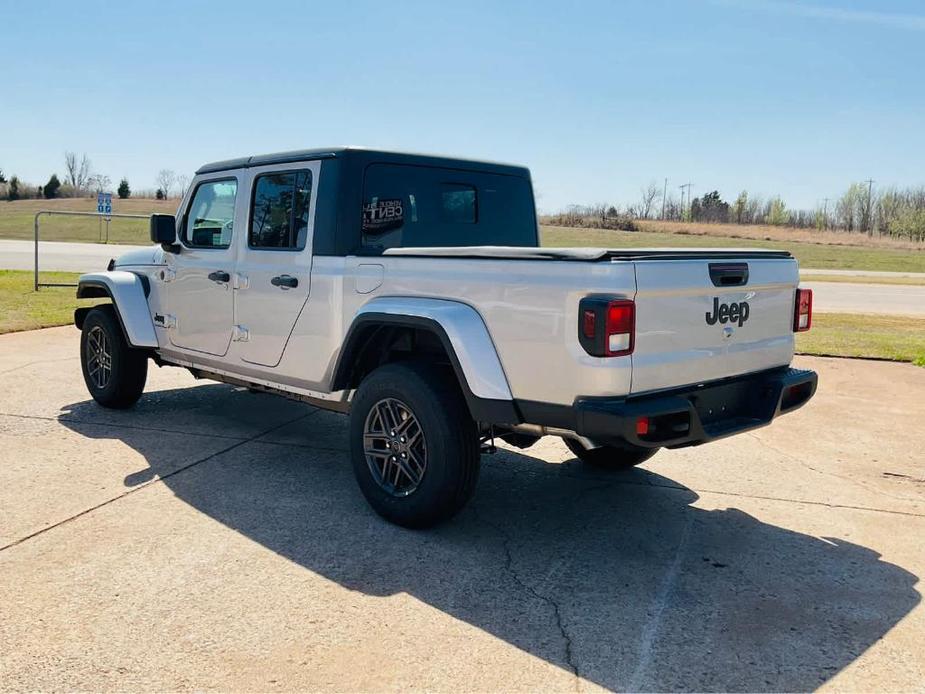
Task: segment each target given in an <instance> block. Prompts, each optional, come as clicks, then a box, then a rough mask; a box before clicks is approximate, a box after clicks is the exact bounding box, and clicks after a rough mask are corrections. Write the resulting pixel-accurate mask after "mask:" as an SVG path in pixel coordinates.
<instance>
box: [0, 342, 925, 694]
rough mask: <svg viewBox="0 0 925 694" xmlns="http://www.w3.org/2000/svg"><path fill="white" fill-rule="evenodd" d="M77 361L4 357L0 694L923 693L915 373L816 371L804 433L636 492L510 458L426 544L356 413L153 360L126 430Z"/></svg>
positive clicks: (562, 465) (631, 486) (715, 454)
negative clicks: (388, 508)
mask: <svg viewBox="0 0 925 694" xmlns="http://www.w3.org/2000/svg"><path fill="white" fill-rule="evenodd" d="M76 354H77V331H76V330H74V329H73V328H55V329H52V330H45V331H39V332H35V333H20V334H12V335H3V336H0V413H2V414H0V458H2V465H0V577H2V580H0V605H2V606H3V607H2V611H0V615H2V618H0V680H2V688H3V689H11V690H26V689H28V690H116V689H118V690H206V689H221V690H260V691H290V690H296V689H300V690H304V689H311V690H323V691H331V690H340V691H346V690H392V691H394V690H408V689H414V690H432V691H456V690H466V691H472V690H481V691H488V690H504V691H538V690H540V691H566V690H568V691H576V690H578V691H587V690H598V689H620V690H622V689H631V690H651V689H656V690H681V689H683V690H704V691H711V690H751V691H759V690H760V691H767V690H778V691H780V690H784V691H797V690H798V691H805V690H812V689H816V688H818V687H823V686H826V687H830V688H833V689H838V690H845V691H852V690H853V691H883V690H890V691H911V690H919V689H921V685H922V682H923V681H925V651H923V649H922V643H923V640H925V608H923V606H922V603H921V594H920V588H919V586H920V578H919V576H920V575H921V574H923V572H925V544H923V542H922V538H923V537H925V469H923V468H925V465H923V462H925V460H923V455H922V451H923V450H925V427H922V425H921V419H922V415H923V414H925V412H923V407H922V402H923V401H925V370H923V369H917V368H915V367H912V366H909V365H902V364H891V363H879V362H856V361H850V360H834V359H818V358H817V359H812V358H802V359H799V360H798V362H797V363H798V364H799V365H801V366H804V367H811V368H815V369H817V370H818V371H819V372H820V388H819V393H818V395H817V397H816V399H815V400H814V401H812V402H811V403H810V404H809V405H807V406H806V407H805V408H803V409H802V410H800V411H799V412H797V413H794V414H792V415H789V416H787V417H784V418H782V419H781V420H779V421H778V422H775V423H774V424H773V425H772V426H771V427H768V428H766V429H762V430H760V431H758V432H756V433H754V434H751V435H743V436H739V437H734V438H731V439H727V440H724V441H719V442H716V443H713V444H710V445H707V446H703V447H698V448H693V449H685V450H679V451H667V452H666V451H663V452H661V453H659V454H658V455H656V456H655V457H654V458H653V459H652V460H650V461H649V462H647V463H646V464H645V465H644V466H643V467H642V468H639V469H636V470H634V471H631V472H627V473H621V474H609V475H608V474H602V473H599V472H594V471H589V470H586V469H584V468H583V467H582V466H581V465H580V464H579V463H577V462H576V461H574V460H572V459H571V456H570V455H569V454H568V452H567V450H566V449H565V447H564V446H563V445H562V444H561V443H560V442H559V441H558V440H556V439H545V440H544V441H543V442H542V443H541V444H539V445H538V446H535V447H533V448H531V449H528V450H524V451H517V450H503V451H501V452H499V453H498V454H497V455H494V456H486V457H484V458H483V467H482V477H481V479H480V481H479V486H478V489H477V492H476V496H475V499H474V501H473V503H472V504H470V506H468V507H467V508H466V509H465V510H464V511H463V513H462V514H461V515H460V516H459V517H457V518H456V519H455V520H454V521H452V522H451V523H449V524H447V525H444V526H442V527H440V528H437V529H435V530H432V531H427V532H411V531H407V530H402V529H399V528H396V527H393V526H390V525H388V524H386V523H384V522H383V521H381V520H380V519H379V518H378V517H377V516H375V515H374V514H373V513H372V512H371V511H370V510H369V508H368V507H367V506H366V504H365V503H364V501H363V499H362V497H361V495H360V494H359V492H358V490H357V489H356V486H355V484H354V481H353V478H352V475H351V471H350V465H349V461H348V456H347V453H346V440H345V431H346V427H345V421H346V420H345V419H343V418H342V417H340V416H339V415H334V414H329V413H325V412H321V411H318V410H314V409H312V408H311V407H309V406H307V405H303V404H299V403H294V402H289V401H286V400H282V399H279V398H275V397H273V396H268V395H255V394H251V393H248V392H247V391H245V390H242V389H237V388H232V387H230V386H225V385H218V384H209V383H201V382H196V381H194V380H193V379H192V377H191V376H189V374H187V373H186V372H184V371H182V370H179V369H170V368H164V369H157V368H154V367H152V369H151V373H150V376H149V381H148V392H147V394H146V395H145V396H144V398H143V399H142V401H141V402H140V403H139V404H138V406H136V408H135V409H133V410H130V411H127V412H113V411H106V410H103V409H101V408H99V407H97V406H96V405H95V404H93V403H92V402H89V401H88V396H87V394H86V391H85V389H84V386H83V384H82V381H81V377H80V368H79V364H78V361H77V359H76Z"/></svg>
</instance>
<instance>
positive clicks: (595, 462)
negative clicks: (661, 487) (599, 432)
mask: <svg viewBox="0 0 925 694" xmlns="http://www.w3.org/2000/svg"><path fill="white" fill-rule="evenodd" d="M562 440H563V441H564V442H565V445H566V446H567V447H568V449H569V450H570V451H571V452H572V453H573V454H574V455H575V457H576V458H578V459H579V460H580V461H581V462H583V463H586V464H587V465H590V466H592V467H596V468H599V469H602V470H628V469H629V468H631V467H635V466H636V465H639V464H640V463H644V462H645V461H647V460H648V459H649V458H651V457H652V456H653V455H655V454H656V453H658V449H657V448H641V447H639V446H633V445H630V444H624V445H623V446H600V447H599V448H585V447H584V446H583V445H582V443H581V442H580V441H576V440H575V439H567V438H563V439H562Z"/></svg>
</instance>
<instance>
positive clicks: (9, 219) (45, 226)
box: [0, 198, 177, 245]
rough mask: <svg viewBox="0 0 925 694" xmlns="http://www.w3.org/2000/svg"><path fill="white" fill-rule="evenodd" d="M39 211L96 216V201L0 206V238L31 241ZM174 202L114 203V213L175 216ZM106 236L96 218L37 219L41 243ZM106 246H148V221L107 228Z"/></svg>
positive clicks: (5, 203) (20, 202) (118, 221)
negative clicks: (112, 244) (107, 238)
mask: <svg viewBox="0 0 925 694" xmlns="http://www.w3.org/2000/svg"><path fill="white" fill-rule="evenodd" d="M39 210H69V211H78V212H96V199H95V198H94V199H89V198H66V199H58V200H17V201H16V202H8V201H2V202H0V238H3V239H29V240H31V239H32V238H34V233H35V231H34V227H35V213H36V212H38V211H39ZM176 210H177V201H176V200H148V199H138V200H131V199H129V200H114V201H113V212H115V213H120V214H143V215H150V214H151V213H153V212H160V213H163V214H174V213H175V212H176ZM105 235H106V223H105V222H103V223H102V225H101V224H100V220H99V218H97V217H71V216H64V215H57V216H56V215H51V216H47V215H43V216H41V217H40V218H39V236H40V238H41V239H42V240H43V241H82V242H85V243H98V242H99V241H101V240H102V239H103V238H105ZM109 242H110V243H126V244H137V245H148V244H150V243H151V241H150V237H149V235H148V220H146V219H119V218H118V217H115V218H113V219H112V221H111V222H110V224H109Z"/></svg>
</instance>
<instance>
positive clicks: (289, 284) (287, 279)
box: [270, 275, 299, 289]
mask: <svg viewBox="0 0 925 694" xmlns="http://www.w3.org/2000/svg"><path fill="white" fill-rule="evenodd" d="M270 284H272V285H273V286H274V287H279V288H280V289H295V288H296V287H298V286H299V279H298V278H297V277H292V276H290V275H277V276H276V277H274V278H273V279H271V280H270Z"/></svg>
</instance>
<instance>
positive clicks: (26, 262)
mask: <svg viewBox="0 0 925 694" xmlns="http://www.w3.org/2000/svg"><path fill="white" fill-rule="evenodd" d="M137 249H138V246H120V245H118V244H114V243H113V244H100V243H71V242H68V241H40V242H39V269H40V270H61V271H64V272H94V271H99V270H105V269H106V265H107V263H109V259H110V258H116V257H118V256H120V255H122V254H123V253H127V252H128V251H132V250H137ZM34 267H35V243H34V242H32V241H21V240H15V239H0V269H3V270H32V269H33V268H34Z"/></svg>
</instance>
